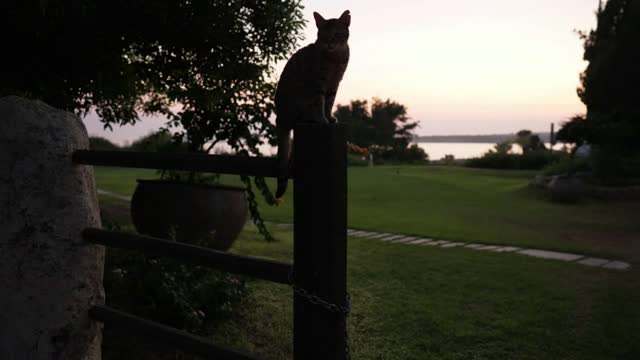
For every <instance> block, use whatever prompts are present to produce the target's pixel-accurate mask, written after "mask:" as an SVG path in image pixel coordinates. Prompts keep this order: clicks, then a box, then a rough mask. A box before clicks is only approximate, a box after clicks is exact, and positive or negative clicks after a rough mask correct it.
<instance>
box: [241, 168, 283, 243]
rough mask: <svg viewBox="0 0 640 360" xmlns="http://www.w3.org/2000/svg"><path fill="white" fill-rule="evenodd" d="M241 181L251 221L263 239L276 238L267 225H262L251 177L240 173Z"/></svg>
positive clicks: (262, 221)
mask: <svg viewBox="0 0 640 360" xmlns="http://www.w3.org/2000/svg"><path fill="white" fill-rule="evenodd" d="M240 178H241V179H242V182H243V183H244V184H245V185H246V187H247V202H248V203H249V212H250V213H251V218H252V220H253V223H254V224H255V225H256V227H257V228H258V231H259V232H260V234H262V236H264V238H265V240H267V241H269V242H272V241H275V240H276V239H275V238H274V237H273V235H271V233H270V232H269V230H267V227H266V226H265V225H264V220H262V216H260V211H259V210H258V202H257V201H256V195H255V193H254V192H253V187H252V186H251V178H249V177H248V176H245V175H242V176H240Z"/></svg>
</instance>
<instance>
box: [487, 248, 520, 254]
mask: <svg viewBox="0 0 640 360" xmlns="http://www.w3.org/2000/svg"><path fill="white" fill-rule="evenodd" d="M521 249H522V248H519V247H515V246H500V247H498V248H497V249H493V250H491V251H495V252H499V253H503V252H513V251H516V250H521Z"/></svg>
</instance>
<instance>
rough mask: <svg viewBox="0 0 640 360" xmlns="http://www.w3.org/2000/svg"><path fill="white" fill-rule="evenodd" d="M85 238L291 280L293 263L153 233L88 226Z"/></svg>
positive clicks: (266, 277) (271, 278)
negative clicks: (261, 257) (217, 249)
mask: <svg viewBox="0 0 640 360" xmlns="http://www.w3.org/2000/svg"><path fill="white" fill-rule="evenodd" d="M82 237H83V238H84V240H85V241H87V242H91V243H94V244H101V245H107V246H113V247H118V248H123V249H133V250H143V251H144V252H145V253H147V254H153V255H161V256H167V257H172V258H177V259H181V260H186V261H189V262H191V263H194V264H197V265H203V266H207V267H210V268H213V269H218V270H224V271H227V272H230V273H235V274H241V275H247V276H251V277H255V278H258V279H263V280H268V281H273V282H276V283H280V284H288V283H289V274H290V273H291V269H292V266H291V265H290V264H286V263H282V262H278V261H272V260H266V259H260V258H255V257H249V256H241V255H234V254H229V253H226V252H222V251H216V250H211V249H207V248H204V247H200V246H195V245H190V244H185V243H181V242H177V241H170V240H163V239H159V238H154V237H150V236H142V235H136V234H128V233H121V232H112V231H105V230H100V229H93V228H88V229H85V230H84V231H83V232H82Z"/></svg>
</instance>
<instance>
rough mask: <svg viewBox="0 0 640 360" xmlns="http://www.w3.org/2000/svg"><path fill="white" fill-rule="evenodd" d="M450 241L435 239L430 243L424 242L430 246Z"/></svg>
mask: <svg viewBox="0 0 640 360" xmlns="http://www.w3.org/2000/svg"><path fill="white" fill-rule="evenodd" d="M448 243H450V241H446V240H434V241H431V242H428V243H424V245H429V246H436V245H444V244H448Z"/></svg>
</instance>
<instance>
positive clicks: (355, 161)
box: [347, 154, 369, 166]
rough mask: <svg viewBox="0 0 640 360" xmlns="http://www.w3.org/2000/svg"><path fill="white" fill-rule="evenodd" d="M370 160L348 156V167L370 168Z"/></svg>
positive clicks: (353, 155)
mask: <svg viewBox="0 0 640 360" xmlns="http://www.w3.org/2000/svg"><path fill="white" fill-rule="evenodd" d="M368 165H369V160H367V159H366V158H363V157H362V155H356V154H347V166H368Z"/></svg>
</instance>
